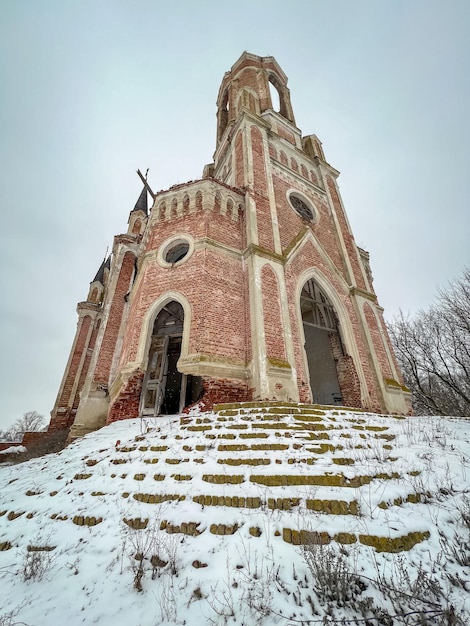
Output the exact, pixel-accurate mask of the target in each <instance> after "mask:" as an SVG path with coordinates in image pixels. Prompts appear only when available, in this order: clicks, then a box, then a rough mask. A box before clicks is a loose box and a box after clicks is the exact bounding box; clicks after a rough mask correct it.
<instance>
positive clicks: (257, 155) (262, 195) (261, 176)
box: [251, 126, 274, 250]
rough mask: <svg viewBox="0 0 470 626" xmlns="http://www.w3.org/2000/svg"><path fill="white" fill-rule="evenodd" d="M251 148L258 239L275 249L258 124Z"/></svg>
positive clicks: (252, 129)
mask: <svg viewBox="0 0 470 626" xmlns="http://www.w3.org/2000/svg"><path fill="white" fill-rule="evenodd" d="M251 148H252V154H253V199H254V200H255V202H256V215H257V227H258V241H259V245H260V246H261V247H262V248H267V249H268V250H273V249H274V241H273V225H272V219H271V209H270V207H269V198H268V183H267V179H266V166H265V154H264V146H263V138H262V135H261V131H260V130H259V128H257V127H256V126H252V127H251Z"/></svg>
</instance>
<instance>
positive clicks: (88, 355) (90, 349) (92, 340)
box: [68, 319, 101, 426]
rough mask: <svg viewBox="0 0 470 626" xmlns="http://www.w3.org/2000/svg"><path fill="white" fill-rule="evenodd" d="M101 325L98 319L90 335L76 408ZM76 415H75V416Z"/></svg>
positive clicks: (70, 420) (76, 394) (76, 398)
mask: <svg viewBox="0 0 470 626" xmlns="http://www.w3.org/2000/svg"><path fill="white" fill-rule="evenodd" d="M100 325H101V320H100V319H99V320H98V321H96V322H95V327H94V328H93V331H92V333H91V337H90V341H89V342H88V348H87V353H86V356H85V360H84V362H83V367H82V371H81V373H80V379H79V381H78V386H77V391H76V393H75V398H74V401H73V407H72V408H73V409H74V410H75V412H76V410H77V409H78V405H79V402H80V392H81V390H82V389H83V385H84V384H85V379H86V377H87V374H88V370H89V368H90V362H91V357H92V356H93V350H94V348H95V343H96V336H97V334H98V330H99V328H100ZM73 417H74V416H73ZM72 422H73V419H72V417H71V418H69V424H68V425H69V426H71V425H72Z"/></svg>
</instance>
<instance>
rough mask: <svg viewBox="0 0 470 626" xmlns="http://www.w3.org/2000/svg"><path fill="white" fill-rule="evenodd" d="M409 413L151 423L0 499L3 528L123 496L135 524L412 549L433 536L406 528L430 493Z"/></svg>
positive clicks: (224, 413)
mask: <svg viewBox="0 0 470 626" xmlns="http://www.w3.org/2000/svg"><path fill="white" fill-rule="evenodd" d="M406 419H413V418H402V417H397V416H378V415H373V414H369V413H365V412H362V411H358V410H353V411H352V410H351V409H346V408H341V407H337V408H336V407H335V408H332V407H322V406H318V405H300V404H294V403H292V404H290V403H280V402H259V403H255V402H246V403H240V404H220V405H217V406H216V407H215V410H214V412H213V413H198V412H190V413H189V414H187V415H184V416H181V417H180V418H179V419H173V420H172V419H168V418H164V419H160V420H159V418H157V419H152V420H150V419H149V420H143V421H142V424H141V431H142V432H141V434H138V435H135V436H134V437H133V439H132V440H128V441H123V442H117V443H116V445H115V446H114V447H112V448H110V447H109V445H108V446H107V447H104V448H103V449H96V450H93V451H92V452H91V453H90V452H89V453H88V454H86V455H85V456H83V457H82V458H80V461H79V462H77V460H76V459H75V460H74V461H73V462H70V463H66V462H64V464H63V468H62V471H61V473H60V474H59V475H57V477H56V478H55V481H56V483H57V487H54V488H53V489H51V488H50V485H42V484H41V482H40V476H37V477H35V479H33V477H31V485H30V486H29V488H28V489H25V490H24V492H23V494H21V496H22V497H18V498H16V499H15V505H14V506H12V503H9V504H8V506H5V504H6V503H4V506H2V503H1V500H0V530H1V527H2V526H3V527H4V528H5V526H6V529H7V531H8V527H9V526H10V525H14V523H15V520H17V519H18V518H19V517H23V516H25V517H26V518H27V519H30V520H32V521H33V520H34V519H35V518H36V519H39V518H41V516H44V515H46V516H47V517H48V518H50V519H51V520H55V521H57V522H62V523H64V524H74V525H75V526H78V527H80V526H87V527H94V526H99V525H101V524H103V523H106V521H107V522H108V523H109V522H110V520H106V518H107V516H109V510H110V506H111V505H110V503H113V506H115V503H116V502H119V508H120V510H121V513H120V519H121V521H122V523H124V524H126V525H127V526H128V527H130V528H133V529H145V528H147V527H148V525H149V524H155V521H156V520H157V521H158V525H159V528H160V530H164V531H166V532H167V533H169V534H173V533H183V534H185V535H188V536H192V537H198V536H199V535H201V534H203V533H204V534H205V533H211V534H213V535H234V534H235V533H238V532H244V533H249V535H250V536H252V537H263V536H265V539H266V534H270V535H272V537H277V538H282V540H283V541H285V542H287V543H291V544H294V545H299V544H303V543H307V542H314V543H323V544H324V543H329V542H330V541H335V542H338V543H341V544H354V543H358V542H359V543H361V544H364V545H368V546H372V547H374V548H375V549H376V550H377V551H384V552H398V551H402V550H408V549H410V548H411V547H412V546H414V545H416V544H417V543H420V542H422V541H425V540H426V539H427V538H428V537H429V531H428V528H427V527H426V525H425V524H423V525H422V526H419V524H418V525H416V523H415V524H413V523H412V524H411V526H410V523H409V519H410V507H412V506H413V507H420V506H421V505H425V503H426V502H428V501H429V500H430V499H432V497H433V494H432V493H431V492H430V491H429V490H427V489H426V488H425V487H424V486H423V484H422V481H421V482H420V469H419V468H417V466H416V463H413V462H410V459H406V458H404V457H403V456H400V453H399V449H398V447H397V446H396V437H397V436H400V433H403V425H404V421H406ZM103 432H104V431H103ZM97 435H98V437H97V447H98V446H99V444H100V441H99V433H97ZM92 437H93V435H92ZM82 441H83V442H84V441H85V440H82ZM72 445H73V446H77V445H78V446H80V445H81V444H80V442H77V443H75V444H72ZM67 450H68V449H67ZM65 452H66V451H65ZM97 484H99V489H98V488H96V485H97ZM18 487H19V485H18ZM58 493H61V495H64V493H65V494H66V496H67V500H68V502H70V507H67V510H61V508H60V507H57V506H55V501H56V496H57V494H58ZM58 500H60V499H58ZM61 501H63V500H61ZM62 508H63V507H62ZM70 508H71V509H72V510H70ZM2 517H3V520H6V521H7V522H8V523H7V524H5V523H4V524H1V520H2ZM414 517H415V519H419V511H417V513H416V515H415V516H414ZM114 523H115V521H114ZM5 535H7V536H5ZM14 542H15V538H14V534H12V533H10V532H6V533H0V550H5V549H9V548H10V547H11V546H12V544H14Z"/></svg>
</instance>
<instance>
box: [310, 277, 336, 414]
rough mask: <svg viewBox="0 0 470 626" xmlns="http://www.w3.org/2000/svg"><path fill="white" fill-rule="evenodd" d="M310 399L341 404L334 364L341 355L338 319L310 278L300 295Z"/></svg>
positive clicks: (330, 305) (328, 302) (323, 294)
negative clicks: (310, 391)
mask: <svg viewBox="0 0 470 626" xmlns="http://www.w3.org/2000/svg"><path fill="white" fill-rule="evenodd" d="M300 309H301V312H302V322H303V327H304V335H305V344H304V347H305V353H306V356H307V363H308V370H309V378H310V388H311V390H312V396H313V397H312V401H313V402H314V403H317V404H327V405H330V404H341V403H342V394H341V389H340V386H339V382H338V371H337V363H338V359H339V357H340V356H342V355H343V346H342V343H341V336H340V334H339V328H338V320H337V317H336V314H335V311H334V308H333V306H332V304H331V303H330V301H329V300H328V298H327V296H326V294H325V293H324V292H323V291H322V290H321V289H320V287H319V286H318V284H317V283H316V282H315V281H314V280H313V279H311V280H309V281H307V282H306V283H305V285H304V287H303V289H302V293H301V295H300Z"/></svg>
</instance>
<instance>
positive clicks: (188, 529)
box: [160, 520, 204, 537]
mask: <svg viewBox="0 0 470 626" xmlns="http://www.w3.org/2000/svg"><path fill="white" fill-rule="evenodd" d="M199 525H200V522H181V524H170V522H168V521H167V520H162V522H161V524H160V530H164V531H165V532H167V533H168V534H169V535H173V534H176V533H182V534H183V535H189V536H190V537H197V536H198V535H201V534H202V533H203V532H204V531H203V530H199V528H198V526H199Z"/></svg>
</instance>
